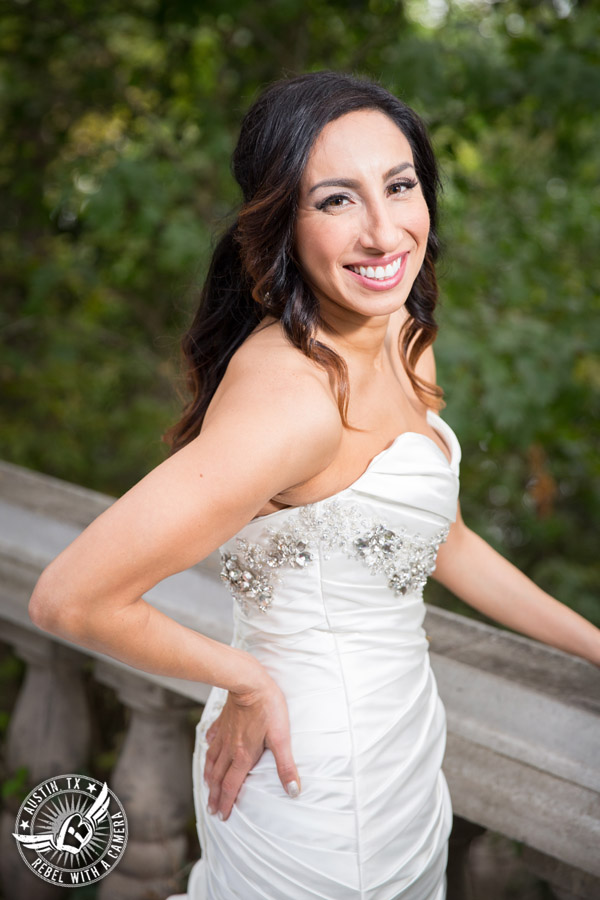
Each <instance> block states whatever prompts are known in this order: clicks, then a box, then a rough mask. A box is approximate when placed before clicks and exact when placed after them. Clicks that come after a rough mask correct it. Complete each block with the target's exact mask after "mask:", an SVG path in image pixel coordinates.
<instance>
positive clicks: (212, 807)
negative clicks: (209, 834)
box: [208, 803, 216, 816]
mask: <svg viewBox="0 0 600 900" xmlns="http://www.w3.org/2000/svg"><path fill="white" fill-rule="evenodd" d="M208 811H209V813H210V814H211V816H214V814H215V813H216V809H215V808H214V806H211V805H210V803H209V805H208Z"/></svg>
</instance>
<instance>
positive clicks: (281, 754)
mask: <svg viewBox="0 0 600 900" xmlns="http://www.w3.org/2000/svg"><path fill="white" fill-rule="evenodd" d="M267 746H268V747H269V749H270V750H271V752H272V753H273V756H274V757H275V765H276V766H277V774H278V775H279V780H280V781H281V783H282V785H283V787H284V789H285V791H286V792H287V793H288V794H289V795H290V797H294V798H295V797H297V796H298V794H299V793H300V790H301V784H300V776H299V775H298V769H297V768H296V763H295V762H294V757H293V756H292V745H291V739H290V736H289V733H288V734H280V735H276V736H275V737H273V736H271V737H270V740H269V742H268V744H267Z"/></svg>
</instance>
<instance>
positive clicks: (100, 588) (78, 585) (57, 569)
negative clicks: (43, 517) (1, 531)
mask: <svg viewBox="0 0 600 900" xmlns="http://www.w3.org/2000/svg"><path fill="white" fill-rule="evenodd" d="M231 368H232V370H233V371H232V372H229V370H228V374H227V375H226V379H228V380H227V382H225V381H224V385H225V389H224V390H223V392H222V394H221V398H220V401H219V404H218V407H217V408H216V409H213V410H212V415H211V418H210V420H207V424H206V426H205V428H203V429H202V432H201V434H200V435H199V436H198V437H197V438H196V439H195V440H193V441H192V442H191V443H190V444H188V445H187V446H186V447H184V448H183V449H182V450H180V451H179V452H177V453H176V454H174V455H173V456H171V457H169V458H168V459H166V460H165V461H164V462H163V463H161V464H160V465H159V466H157V467H156V468H155V469H153V470H152V471H151V472H149V473H148V474H147V475H146V476H145V477H144V478H142V480H141V481H139V482H138V483H137V484H136V485H134V486H133V487H132V488H131V489H130V490H129V491H127V493H125V494H124V495H123V496H122V497H121V498H120V499H119V500H117V501H116V502H115V503H114V504H113V505H112V506H111V507H109V509H107V510H106V511H105V512H104V513H102V514H101V515H100V516H98V518H96V519H95V520H94V522H92V523H91V524H90V525H89V526H88V527H87V528H86V529H85V530H84V531H83V532H82V534H81V535H79V536H78V537H77V538H76V539H75V540H74V541H73V542H72V543H71V544H70V545H69V546H68V547H67V548H66V549H65V550H63V551H62V553H60V554H59V555H58V556H57V557H56V559H55V560H54V561H53V562H52V563H50V565H49V566H48V567H47V568H46V569H45V570H44V572H43V573H42V575H41V576H40V579H39V581H38V583H37V585H36V588H35V590H34V592H33V595H32V597H31V601H30V605H29V612H30V616H31V618H32V620H33V621H34V622H35V623H36V624H37V625H38V626H39V627H40V628H43V629H44V630H47V631H51V632H53V633H55V634H58V635H61V636H63V637H66V638H68V639H72V640H74V641H75V642H77V643H79V644H81V645H83V646H86V647H89V648H91V649H94V650H99V651H101V652H102V653H106V654H108V655H109V656H113V657H115V658H116V659H119V660H122V661H123V662H126V663H128V664H129V665H132V666H134V667H136V668H139V669H143V670H144V671H147V672H155V673H158V674H161V675H169V676H174V677H176V678H184V679H189V680H194V681H203V682H206V683H208V684H214V685H217V686H219V687H223V688H227V689H232V690H236V691H240V690H245V689H248V688H249V687H251V686H252V684H253V681H254V680H255V679H256V677H257V668H258V667H257V665H256V661H255V660H254V659H253V658H252V657H250V656H249V654H246V653H242V652H241V651H239V650H235V649H232V648H228V647H226V646H225V645H223V644H221V643H220V642H218V641H213V640H211V639H209V638H207V637H204V636H203V635H201V634H198V633H197V632H195V631H193V630H191V629H188V628H186V627H184V626H183V625H180V624H178V623H177V622H175V621H173V620H172V619H170V618H169V617H168V616H166V615H164V614H163V613H161V612H160V611H158V610H157V609H155V608H154V607H153V606H151V605H150V604H149V603H147V602H146V601H145V600H144V599H143V596H142V595H143V594H144V592H145V591H147V590H149V589H150V588H151V587H153V586H154V585H155V584H157V583H158V582H159V581H161V580H162V579H164V578H166V577H167V576H169V575H171V574H173V573H175V572H179V571H182V570H184V569H187V568H189V567H190V566H192V565H194V564H195V563H197V562H199V561H200V560H202V559H204V558H205V557H206V556H208V555H209V554H210V553H211V552H212V551H213V550H215V549H216V548H217V547H218V546H220V545H221V544H222V543H223V542H224V541H226V540H227V539H228V538H230V537H231V536H232V535H234V534H235V533H237V531H239V529H240V528H242V527H243V526H244V525H245V524H246V523H247V522H248V521H250V519H251V518H253V517H254V516H255V515H256V513H257V512H258V511H259V510H260V508H261V507H262V506H264V504H265V503H266V502H267V501H268V500H269V499H270V497H272V496H273V495H275V494H277V493H278V492H280V491H282V490H283V489H285V488H286V487H289V486H290V485H292V484H296V483H297V482H299V481H300V480H303V479H306V478H309V477H311V476H312V475H314V474H316V473H317V472H319V471H322V469H323V468H324V467H325V466H326V465H327V464H328V463H329V461H330V459H331V458H332V456H333V455H334V453H335V451H336V449H337V443H338V440H339V425H338V422H337V421H336V419H335V418H334V415H333V414H332V408H333V407H332V404H331V401H330V399H329V397H328V396H327V395H326V394H325V392H324V391H323V389H322V387H321V384H320V382H318V381H317V380H316V379H312V378H311V376H310V375H307V374H306V372H305V371H304V372H298V371H297V370H296V371H290V366H289V364H288V366H287V370H286V369H285V368H281V367H279V369H278V370H277V376H276V380H275V378H274V377H273V376H274V373H273V368H274V363H273V361H272V360H270V361H269V362H268V364H267V363H265V364H263V365H262V366H261V364H260V362H259V361H257V360H256V354H255V355H254V359H253V365H252V366H251V367H250V366H247V365H246V366H245V367H244V366H242V365H241V364H238V365H237V369H236V366H235V365H234V366H232V367H231ZM334 411H335V415H336V416H337V411H336V410H334ZM338 418H339V417H338Z"/></svg>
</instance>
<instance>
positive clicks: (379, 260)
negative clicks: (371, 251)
mask: <svg viewBox="0 0 600 900" xmlns="http://www.w3.org/2000/svg"><path fill="white" fill-rule="evenodd" d="M405 253H408V250H402V252H401V253H394V255H393V256H371V257H370V258H369V259H363V260H360V261H359V262H351V263H347V264H346V265H345V266H344V268H345V269H347V268H348V266H363V267H364V268H365V269H366V268H367V266H371V267H372V268H373V269H376V268H377V266H389V265H390V263H393V262H395V261H396V260H397V259H398V258H399V257H400V256H404V254H405Z"/></svg>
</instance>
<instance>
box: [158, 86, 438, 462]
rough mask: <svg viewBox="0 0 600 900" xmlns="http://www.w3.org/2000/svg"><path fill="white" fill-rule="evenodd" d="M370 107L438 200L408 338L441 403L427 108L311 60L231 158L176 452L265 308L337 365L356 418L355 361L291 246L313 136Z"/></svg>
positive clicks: (256, 107)
mask: <svg viewBox="0 0 600 900" xmlns="http://www.w3.org/2000/svg"><path fill="white" fill-rule="evenodd" d="M363 109H375V110H381V112H383V113H385V114H386V115H387V116H389V118H390V119H391V120H392V121H393V122H395V124H396V125H397V126H398V128H399V129H400V130H401V131H402V133H403V134H404V136H405V137H406V139H407V140H408V142H409V144H410V146H411V149H412V152H413V158H414V162H415V169H416V173H417V177H418V179H419V181H420V183H421V189H422V191H423V194H424V197H425V201H426V203H427V207H428V209H429V218H430V231H429V238H428V242H427V247H426V252H425V258H424V261H423V265H422V267H421V270H420V272H419V274H418V275H417V277H416V279H415V281H414V284H413V286H412V289H411V291H410V294H409V296H408V298H407V300H406V309H407V312H408V313H409V315H408V317H407V319H406V321H405V323H404V325H403V327H402V330H401V332H400V336H399V350H400V355H401V359H402V361H403V364H404V368H405V370H406V373H407V375H408V377H409V379H410V381H411V383H412V385H413V388H414V390H415V392H416V393H417V395H418V396H419V397H420V398H421V400H422V401H423V402H424V403H425V404H426V405H427V406H432V407H434V408H436V409H439V408H440V407H441V406H442V405H443V401H442V396H443V392H442V390H441V388H439V387H437V386H436V385H432V384H429V383H428V382H426V381H424V380H423V379H422V378H420V377H419V376H418V375H417V374H416V373H415V366H416V363H417V360H418V359H419V357H420V355H421V353H422V352H423V351H424V350H425V349H426V348H427V347H428V346H429V345H430V344H431V343H432V342H433V340H434V339H435V336H436V333H437V324H436V322H435V319H434V311H435V307H436V303H437V299H438V288H437V281H436V276H435V261H436V259H437V256H438V253H439V239H438V234H437V195H438V192H439V189H440V179H439V173H438V168H437V164H436V160H435V156H434V153H433V149H432V146H431V143H430V141H429V137H428V135H427V131H426V129H425V126H424V124H423V122H422V120H421V119H420V118H419V116H418V115H417V114H416V113H415V112H414V111H413V110H412V109H410V107H408V106H407V105H406V104H405V103H403V102H402V101H401V100H399V99H398V98H397V97H395V96H394V95H393V94H391V93H390V92H389V91H387V90H386V89H385V88H383V87H381V85H379V84H377V83H375V82H373V81H370V80H367V79H363V78H357V77H354V76H351V75H345V74H339V73H337V72H329V71H323V72H312V73H310V74H306V75H299V76H297V77H294V78H290V79H283V80H281V81H277V82H275V83H273V84H271V85H270V86H269V87H268V88H266V90H264V91H263V93H262V94H261V95H260V96H259V98H258V99H257V100H256V102H255V103H254V104H253V105H252V107H251V108H250V109H249V110H248V112H247V113H246V115H245V117H244V119H243V122H242V127H241V131H240V136H239V140H238V143H237V147H236V148H235V151H234V154H233V160H232V168H233V174H234V175H235V178H236V180H237V182H238V184H239V185H240V187H241V189H242V194H243V203H242V206H241V208H240V210H239V213H238V216H237V218H236V220H235V221H234V222H233V224H232V225H231V226H230V228H228V230H227V231H226V232H225V233H224V234H223V236H222V237H221V239H220V241H219V243H218V244H217V246H216V249H215V251H214V254H213V257H212V260H211V263H210V268H209V270H208V275H207V277H206V281H205V282H204V286H203V288H202V290H201V293H200V298H199V305H198V309H197V311H196V314H195V315H194V318H193V321H192V323H191V325H190V327H189V329H188V330H187V332H186V333H185V334H184V336H183V338H182V341H181V351H182V358H183V363H184V368H185V383H186V386H187V389H188V390H189V392H190V394H191V399H190V400H189V402H188V403H187V405H186V406H185V408H184V410H183V414H182V417H181V419H180V420H179V421H178V422H177V423H176V424H175V425H173V426H172V427H171V428H169V429H168V431H166V432H165V433H164V434H163V436H162V440H163V441H165V442H167V443H168V444H169V445H170V453H171V454H173V453H175V452H176V451H177V450H179V449H181V447H183V446H185V445H186V444H187V443H189V441H191V440H193V438H195V437H196V436H197V435H198V434H199V432H200V429H201V427H202V422H203V419H204V416H205V414H206V410H207V408H208V405H209V403H210V400H211V398H212V396H213V394H214V392H215V390H216V389H217V386H218V384H219V382H220V381H221V379H222V377H223V375H224V373H225V370H226V368H227V365H228V363H229V360H230V359H231V357H232V356H233V354H234V353H235V351H236V350H237V348H238V347H239V346H240V345H241V344H242V343H243V341H244V340H245V339H246V338H247V337H248V335H249V334H250V332H251V331H252V330H253V329H254V328H255V327H256V326H257V325H258V324H259V323H260V321H261V320H262V319H263V318H264V317H265V316H266V315H271V316H275V317H276V318H277V319H279V320H280V321H281V325H282V328H283V331H284V332H285V334H286V336H287V338H288V339H289V340H290V342H291V343H292V344H293V345H294V346H296V347H298V349H299V350H301V351H302V353H304V354H305V355H306V356H307V357H309V358H310V359H312V360H314V361H315V362H316V363H317V364H318V365H320V366H321V367H322V368H323V369H325V370H326V371H327V372H328V373H329V374H332V375H333V376H334V379H335V383H336V386H337V402H338V408H339V411H340V416H341V420H342V422H343V424H344V426H345V427H347V428H353V426H351V425H350V424H349V422H348V419H347V411H348V400H349V382H348V369H347V366H346V363H345V361H344V360H343V359H342V357H341V356H339V354H338V353H336V352H335V351H334V350H333V349H332V348H331V347H328V346H327V345H326V344H324V343H322V342H321V341H318V340H317V339H316V338H315V334H316V331H317V328H319V327H321V328H323V327H324V323H323V322H322V320H321V316H320V311H319V301H318V299H317V298H316V296H315V294H314V293H313V291H312V290H311V288H310V287H309V286H308V284H307V283H306V282H305V280H304V278H303V277H302V273H301V271H300V268H299V266H298V265H297V263H296V261H295V258H294V231H295V222H296V212H297V206H298V195H299V186H300V181H301V178H302V175H303V172H304V169H305V166H306V163H307V160H308V156H309V154H310V151H311V148H312V146H313V144H314V142H315V140H316V138H317V137H318V135H319V134H320V133H321V131H322V130H323V128H324V127H325V125H327V124H328V123H329V122H331V121H333V120H334V119H337V118H339V117H340V116H343V115H345V114H346V113H350V112H355V111H357V110H363ZM356 430H359V429H356Z"/></svg>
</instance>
